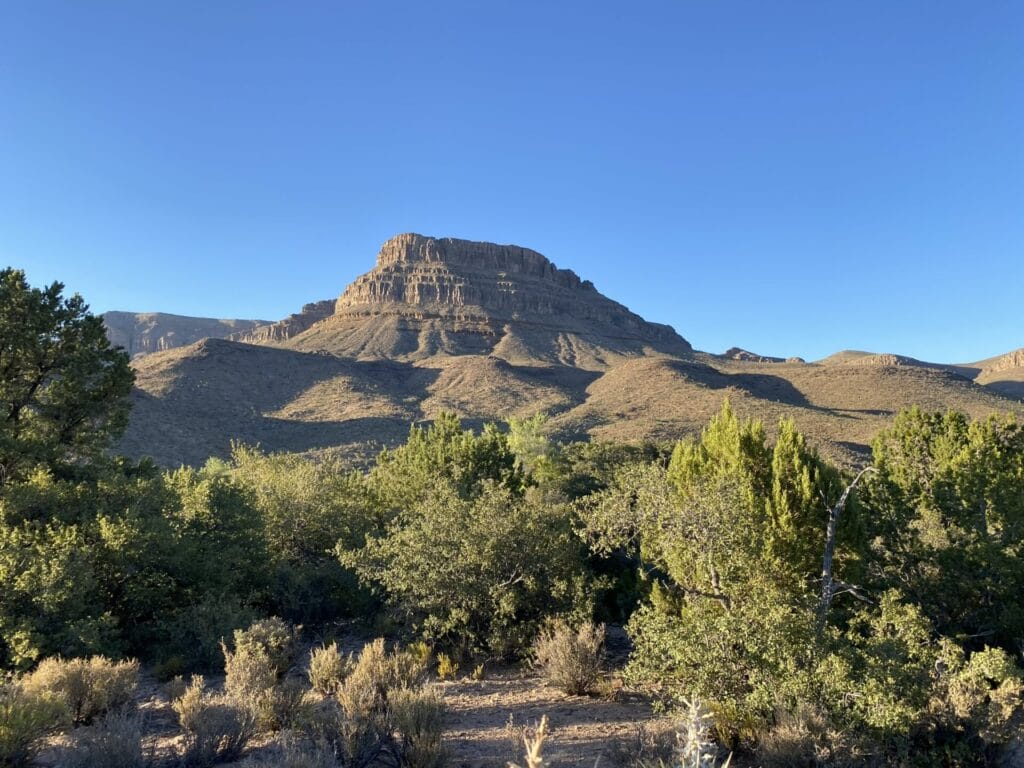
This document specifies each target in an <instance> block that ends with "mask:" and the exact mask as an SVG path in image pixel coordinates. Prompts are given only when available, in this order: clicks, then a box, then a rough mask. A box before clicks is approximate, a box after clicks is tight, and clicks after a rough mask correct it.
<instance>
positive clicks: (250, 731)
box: [172, 677, 257, 768]
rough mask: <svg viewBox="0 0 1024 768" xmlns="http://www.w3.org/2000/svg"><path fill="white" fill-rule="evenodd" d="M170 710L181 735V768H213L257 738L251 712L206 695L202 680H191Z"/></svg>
mask: <svg viewBox="0 0 1024 768" xmlns="http://www.w3.org/2000/svg"><path fill="white" fill-rule="evenodd" d="M172 706H173V707H174V709H175V711H176V712H177V713H178V719H179V722H180V724H181V727H182V732H183V738H182V751H181V754H180V764H181V766H182V768H212V767H213V766H214V765H217V764H219V763H226V762H231V761H232V760H236V759H238V758H239V757H240V756H241V755H242V753H243V752H244V751H245V748H246V746H248V744H249V741H250V740H251V739H252V738H253V737H254V736H255V735H256V730H257V728H256V716H255V715H254V714H253V712H252V711H251V710H250V709H249V708H248V707H244V706H239V705H238V704H237V703H235V702H233V701H232V700H231V699H229V698H228V697H225V696H212V695H210V694H208V693H206V691H205V690H204V682H203V679H202V678H201V677H196V678H193V680H192V685H191V686H190V687H189V688H188V690H187V691H186V693H185V695H184V696H183V697H181V698H179V699H177V700H175V701H174V702H172Z"/></svg>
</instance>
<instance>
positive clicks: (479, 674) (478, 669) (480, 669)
mask: <svg viewBox="0 0 1024 768" xmlns="http://www.w3.org/2000/svg"><path fill="white" fill-rule="evenodd" d="M469 676H470V677H471V678H472V679H473V680H476V681H478V682H479V681H480V680H484V679H485V678H486V677H487V672H486V671H485V670H484V665H483V664H477V665H476V666H475V667H473V671H472V672H470V673H469Z"/></svg>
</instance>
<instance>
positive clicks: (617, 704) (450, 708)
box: [40, 638, 664, 768]
mask: <svg viewBox="0 0 1024 768" xmlns="http://www.w3.org/2000/svg"><path fill="white" fill-rule="evenodd" d="M609 639H610V640H613V639H612V638H609ZM342 644H343V645H345V646H349V645H350V643H349V642H345V643H342ZM351 645H358V641H356V642H353V643H351ZM611 645H613V646H614V640H613V642H612V643H611ZM613 661H615V659H614V657H613ZM207 682H208V684H210V685H211V687H212V688H214V689H216V688H218V687H220V685H222V683H223V680H222V678H216V677H212V676H208V677H207ZM436 685H438V686H439V688H440V689H441V691H442V692H443V694H444V699H445V704H446V708H447V712H446V716H445V731H444V737H443V740H444V744H445V746H446V748H447V751H448V764H449V765H451V766H453V767H456V768H497V767H498V766H500V767H501V768H504V766H506V765H507V764H508V763H509V762H510V761H516V762H519V763H520V764H522V763H523V762H524V761H523V745H522V732H523V729H524V728H530V727H535V726H536V725H537V724H538V723H539V722H540V720H541V718H542V717H543V716H545V715H546V716H547V718H548V725H549V733H550V736H549V738H548V741H547V745H546V748H545V757H546V758H547V761H548V764H549V765H552V766H556V767H558V766H588V768H589V767H591V766H595V765H598V766H607V767H608V768H612V766H614V765H615V763H616V762H617V761H616V760H615V755H614V754H613V753H614V750H615V746H616V744H620V745H621V744H623V743H628V742H630V741H631V740H633V741H635V739H636V737H637V732H638V729H639V728H640V727H641V726H644V725H646V726H648V727H650V726H652V725H653V726H655V727H658V721H657V719H656V716H655V715H654V713H653V711H652V708H651V705H650V703H649V702H648V701H647V700H646V699H645V698H644V697H642V696H640V695H638V694H636V693H631V692H629V691H627V690H624V689H623V688H622V686H621V684H620V683H619V681H617V680H615V679H614V677H613V679H612V680H611V682H610V684H608V685H606V686H605V689H606V690H605V692H604V693H603V695H601V696H569V695H566V694H565V693H562V692H561V691H559V690H558V689H556V688H554V687H552V686H549V685H547V684H546V683H545V682H544V680H543V679H542V678H541V677H540V675H538V674H537V673H536V672H534V671H533V670H530V669H527V668H523V667H500V668H494V669H489V670H488V672H487V675H486V677H485V678H484V679H483V680H472V679H470V678H468V677H465V678H459V679H456V680H449V681H440V682H437V683H436ZM138 700H139V710H140V711H141V713H142V714H143V715H144V717H145V724H146V725H145V727H146V736H145V740H144V745H145V747H146V750H147V751H148V752H150V753H151V754H153V755H154V757H156V758H158V759H162V760H166V759H167V758H170V757H172V756H173V754H174V753H175V751H176V745H177V743H178V740H179V729H178V724H177V718H176V715H175V713H174V711H173V710H172V709H171V706H170V702H169V700H168V697H167V691H166V686H164V685H162V684H160V683H158V682H156V680H154V679H153V678H152V677H151V676H149V675H146V674H144V675H143V679H142V684H141V685H140V688H139V692H138ZM661 727H662V728H664V723H663V722H662V723H661ZM66 743H68V742H67V737H63V738H61V739H59V740H56V741H55V742H54V743H53V744H52V749H49V750H47V751H46V753H44V754H43V755H42V759H41V760H40V765H42V766H46V767H47V768H57V767H58V766H59V765H60V762H61V761H60V746H61V745H62V744H66ZM276 745H277V740H276V739H275V738H274V737H262V738H261V739H260V740H258V741H256V742H255V743H254V744H252V745H251V747H250V750H249V752H248V755H247V756H246V758H244V759H243V761H242V762H240V763H235V765H237V766H241V767H243V768H244V767H245V766H247V765H248V766H268V767H269V766H274V765H276V764H277V763H278V761H277V760H276V759H275V758H276V756H277V752H278V750H277V746H276Z"/></svg>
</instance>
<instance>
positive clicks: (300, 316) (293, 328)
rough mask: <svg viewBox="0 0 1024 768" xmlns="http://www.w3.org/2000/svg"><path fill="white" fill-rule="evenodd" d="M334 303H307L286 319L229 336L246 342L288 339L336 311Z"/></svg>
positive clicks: (274, 342)
mask: <svg viewBox="0 0 1024 768" xmlns="http://www.w3.org/2000/svg"><path fill="white" fill-rule="evenodd" d="M334 304H335V302H334V299H326V300H324V301H315V302H313V303H311V304H306V305H305V306H303V307H302V311H301V312H297V313H296V314H294V315H289V316H288V317H286V318H285V319H284V320H279V321H278V322H276V323H268V324H266V325H261V326H259V327H258V328H252V329H250V330H248V331H244V332H242V333H236V334H233V335H231V336H229V337H228V338H230V339H231V340H232V341H241V342H245V343H246V344H276V343H279V342H283V341H287V340H288V339H290V338H292V337H293V336H298V335H299V334H300V333H302V332H303V331H305V330H307V329H308V328H309V327H310V326H312V325H313V324H314V323H318V322H320V321H321V320H323V319H324V318H325V317H330V316H331V315H332V314H333V313H334Z"/></svg>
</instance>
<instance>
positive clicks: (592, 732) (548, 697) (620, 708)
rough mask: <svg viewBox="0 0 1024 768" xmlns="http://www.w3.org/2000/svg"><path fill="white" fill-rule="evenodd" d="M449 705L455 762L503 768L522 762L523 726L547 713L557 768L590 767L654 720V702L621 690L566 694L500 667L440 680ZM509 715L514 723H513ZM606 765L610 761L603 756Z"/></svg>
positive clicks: (448, 735) (448, 738) (548, 753)
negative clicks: (486, 674)
mask: <svg viewBox="0 0 1024 768" xmlns="http://www.w3.org/2000/svg"><path fill="white" fill-rule="evenodd" d="M440 685H441V687H442V689H443V690H444V694H445V703H446V705H447V707H448V714H447V717H446V727H445V734H444V740H445V743H446V744H447V745H448V748H449V749H450V750H451V764H452V765H453V766H459V767H460V768H461V767H462V766H465V767H466V768H477V767H478V766H479V767H480V768H493V767H494V766H502V767H504V766H505V765H506V763H508V761H509V760H516V761H518V762H522V741H521V738H520V735H519V734H520V728H521V727H522V726H532V725H536V724H537V723H538V722H539V721H540V719H541V717H543V716H544V715H547V717H548V722H549V726H550V728H551V736H550V738H549V741H548V747H547V749H546V750H545V757H546V758H547V759H548V760H549V761H550V762H551V763H553V764H555V765H558V766H588V768H589V767H591V766H593V765H594V764H595V762H596V761H597V760H598V758H607V756H608V751H609V749H610V747H611V746H612V744H613V742H615V741H616V740H625V739H628V738H630V737H633V736H635V734H636V732H637V728H638V727H639V726H640V725H641V724H642V723H646V722H649V721H651V720H652V719H653V718H654V715H653V713H652V711H651V708H650V706H649V705H648V704H647V703H646V702H644V701H642V700H638V699H636V698H633V699H632V700H630V699H629V698H626V697H623V696H622V695H621V694H620V695H619V696H618V697H617V699H616V700H613V699H607V698H593V697H586V696H567V695H566V694H564V693H562V692H560V691H558V690H556V689H554V688H552V687H550V686H547V685H546V684H545V683H544V682H543V680H541V679H540V678H539V677H538V676H537V675H535V674H529V673H522V672H520V671H518V670H514V669H511V670H502V671H501V672H499V673H497V674H494V675H493V676H492V677H490V678H489V679H487V680H483V681H479V682H477V681H472V680H459V681H455V682H445V683H441V684H440ZM510 718H511V723H510ZM602 763H604V764H607V763H606V761H605V759H602Z"/></svg>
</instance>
